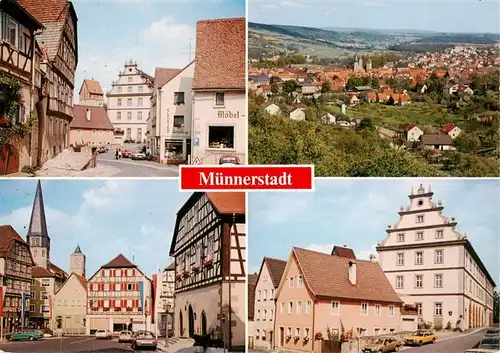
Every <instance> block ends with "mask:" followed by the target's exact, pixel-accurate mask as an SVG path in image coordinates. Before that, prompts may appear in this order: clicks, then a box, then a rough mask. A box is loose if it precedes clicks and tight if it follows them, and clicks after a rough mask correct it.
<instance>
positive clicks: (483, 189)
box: [248, 179, 500, 353]
mask: <svg viewBox="0 0 500 353" xmlns="http://www.w3.org/2000/svg"><path fill="white" fill-rule="evenodd" d="M420 182H421V183H420V184H419V183H416V180H398V181H395V180H374V179H371V180H367V181H358V180H343V181H340V180H338V181H335V184H333V183H332V182H331V181H325V180H317V181H316V192H315V193H303V194H301V195H298V194H297V193H255V194H251V195H250V196H249V227H250V228H251V233H252V234H251V236H250V237H249V239H248V241H249V245H248V246H249V254H250V256H249V278H248V294H249V295H248V308H249V309H248V347H249V352H273V351H283V352H288V351H289V352H328V353H359V352H363V353H369V352H377V353H380V352H397V351H399V350H400V351H405V352H408V353H413V352H414V353H472V352H498V349H499V347H498V339H499V338H498V336H499V332H500V331H499V329H498V320H499V318H500V315H499V296H498V291H497V288H496V283H498V280H499V279H500V272H499V270H500V269H499V265H498V257H499V255H500V254H499V248H498V246H492V244H498V243H499V234H498V217H497V214H498V196H497V195H492V193H491V190H492V189H494V188H495V187H498V183H497V181H495V180H482V181H477V182H476V181H472V180H465V181H459V180H457V179H455V180H447V181H445V180H443V179H442V180H436V179H433V180H431V181H427V180H421V181H420ZM389 187H390V188H391V192H387V190H388V188H389ZM306 234H307V236H304V235H306ZM494 325H496V327H497V328H494ZM478 346H479V347H480V349H478V350H474V348H476V347H478ZM489 348H490V349H491V350H489Z"/></svg>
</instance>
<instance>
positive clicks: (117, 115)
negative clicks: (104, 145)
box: [116, 112, 122, 120]
mask: <svg viewBox="0 0 500 353" xmlns="http://www.w3.org/2000/svg"><path fill="white" fill-rule="evenodd" d="M116 120H122V112H117V113H116Z"/></svg>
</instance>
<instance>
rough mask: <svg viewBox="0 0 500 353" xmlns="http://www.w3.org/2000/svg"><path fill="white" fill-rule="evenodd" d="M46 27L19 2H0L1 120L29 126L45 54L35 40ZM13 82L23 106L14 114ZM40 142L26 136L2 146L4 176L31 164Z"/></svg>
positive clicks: (1, 164) (1, 162) (12, 0)
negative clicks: (31, 158) (17, 88)
mask: <svg viewBox="0 0 500 353" xmlns="http://www.w3.org/2000/svg"><path fill="white" fill-rule="evenodd" d="M42 28H43V25H42V24H41V23H40V21H38V20H37V19H36V18H35V17H33V16H32V15H31V14H30V13H29V12H28V11H26V9H24V8H23V7H22V6H20V5H19V4H18V3H17V2H16V1H14V0H1V1H0V118H6V119H8V120H10V121H9V123H10V124H13V125H15V124H20V123H25V122H26V121H27V119H28V118H29V116H30V112H31V111H32V109H33V107H34V104H35V103H36V102H37V101H38V90H39V89H40V87H41V71H40V59H41V52H40V50H39V48H38V46H37V44H36V41H35V39H34V38H35V33H36V32H37V31H40V30H42ZM9 80H14V81H16V82H17V83H19V86H20V90H19V92H18V93H19V95H20V99H19V102H17V103H19V106H18V107H17V108H16V109H15V111H14V112H13V111H12V110H11V108H12V103H13V102H12V101H10V99H11V98H12V97H13V96H14V95H13V93H16V94H17V92H10V90H11V89H12V87H11V86H10V85H9ZM2 124H4V123H2ZM36 141H37V140H36V139H30V138H29V136H26V137H24V138H19V139H17V140H14V141H11V144H10V145H8V146H4V147H2V146H0V157H2V158H0V175H3V174H10V173H16V172H19V171H20V169H21V167H22V166H23V165H30V156H31V155H32V153H33V148H35V149H36V146H37V143H36Z"/></svg>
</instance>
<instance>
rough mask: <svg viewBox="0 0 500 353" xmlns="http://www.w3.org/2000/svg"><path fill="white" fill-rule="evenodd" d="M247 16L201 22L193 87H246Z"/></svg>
mask: <svg viewBox="0 0 500 353" xmlns="http://www.w3.org/2000/svg"><path fill="white" fill-rule="evenodd" d="M245 38H246V26H245V18H224V19H218V20H206V21H198V23H197V25H196V55H195V62H196V64H195V65H196V66H195V68H194V79H193V90H200V89H201V90H203V89H207V90H210V89H226V90H231V89H234V90H244V89H245V86H246V72H245V71H246V61H245V56H246V43H245Z"/></svg>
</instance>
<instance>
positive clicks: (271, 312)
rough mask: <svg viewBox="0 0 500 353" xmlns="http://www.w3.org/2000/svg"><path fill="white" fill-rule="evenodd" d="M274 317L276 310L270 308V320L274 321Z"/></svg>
mask: <svg viewBox="0 0 500 353" xmlns="http://www.w3.org/2000/svg"><path fill="white" fill-rule="evenodd" d="M273 318H274V310H273V309H271V310H269V320H270V321H272V320H273Z"/></svg>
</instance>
